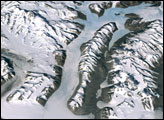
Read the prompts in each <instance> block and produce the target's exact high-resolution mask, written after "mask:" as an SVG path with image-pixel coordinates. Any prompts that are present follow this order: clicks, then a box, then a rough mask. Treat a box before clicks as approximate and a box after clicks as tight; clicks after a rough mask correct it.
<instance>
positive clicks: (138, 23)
mask: <svg viewBox="0 0 164 120" xmlns="http://www.w3.org/2000/svg"><path fill="white" fill-rule="evenodd" d="M125 16H126V17H128V18H129V19H127V20H126V22H125V24H124V26H125V28H126V29H128V30H130V31H133V32H140V31H143V30H145V29H146V26H147V25H148V24H150V23H149V22H145V21H144V20H143V18H140V17H139V16H138V15H136V14H134V13H131V14H125Z"/></svg>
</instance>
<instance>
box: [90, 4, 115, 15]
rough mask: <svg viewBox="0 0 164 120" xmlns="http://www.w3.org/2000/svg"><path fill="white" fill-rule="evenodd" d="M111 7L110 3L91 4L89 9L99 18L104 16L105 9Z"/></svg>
mask: <svg viewBox="0 0 164 120" xmlns="http://www.w3.org/2000/svg"><path fill="white" fill-rule="evenodd" d="M110 7H112V2H110V1H109V2H102V3H91V4H90V5H89V9H90V11H91V12H92V13H96V14H97V15H98V16H99V17H100V16H102V15H103V14H104V11H105V9H108V8H110Z"/></svg>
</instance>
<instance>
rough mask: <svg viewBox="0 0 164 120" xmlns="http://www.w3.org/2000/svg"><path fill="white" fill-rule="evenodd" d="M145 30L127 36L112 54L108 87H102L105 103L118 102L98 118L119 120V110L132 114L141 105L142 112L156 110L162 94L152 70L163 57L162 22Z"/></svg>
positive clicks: (115, 46) (115, 45) (108, 61)
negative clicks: (159, 91) (116, 119)
mask: <svg viewBox="0 0 164 120" xmlns="http://www.w3.org/2000/svg"><path fill="white" fill-rule="evenodd" d="M146 28H147V29H146V30H144V31H142V32H138V33H135V32H132V33H129V34H127V35H125V36H124V37H122V38H121V39H119V40H118V41H117V42H116V43H115V44H114V46H113V47H112V48H111V50H110V51H109V53H108V57H107V68H108V70H109V71H108V76H107V78H108V79H107V82H108V84H109V85H108V86H109V87H107V88H103V89H104V91H103V92H106V93H103V94H106V96H105V97H102V101H104V102H106V103H110V102H111V101H112V100H114V101H115V100H116V99H119V102H116V103H115V105H112V106H113V107H111V108H103V109H101V110H100V112H99V114H100V115H97V116H98V117H99V118H118V117H119V116H120V115H121V113H119V112H118V111H123V110H125V108H126V109H128V113H129V114H131V113H132V112H133V111H136V110H137V107H136V105H140V104H141V105H142V106H143V110H141V109H140V110H141V111H144V110H145V111H151V110H154V107H155V105H154V100H155V99H158V98H159V94H158V92H157V88H158V87H157V84H156V81H155V75H154V74H155V71H154V70H153V68H155V66H154V64H157V63H159V61H161V60H160V59H161V58H162V57H163V47H162V46H163V32H162V31H163V21H161V20H155V21H152V22H151V23H150V24H149V25H148V26H147V27H146ZM134 46H135V47H134ZM125 68H126V69H125ZM134 96H135V97H134ZM137 100H139V102H137ZM113 108H115V109H113ZM116 111H117V112H116ZM137 111H139V110H137ZM125 112H126V111H125ZM127 115H128V114H127Z"/></svg>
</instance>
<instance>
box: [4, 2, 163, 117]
mask: <svg viewBox="0 0 164 120" xmlns="http://www.w3.org/2000/svg"><path fill="white" fill-rule="evenodd" d="M154 20H159V21H160V22H159V21H156V22H155V23H154V24H153V23H152V24H151V25H150V26H148V28H150V29H148V28H147V30H145V29H146V26H147V25H148V24H149V23H151V22H152V21H154ZM110 22H112V23H115V25H116V26H117V29H118V30H117V31H115V30H113V31H115V32H112V30H111V31H110V32H112V33H113V35H111V36H108V35H106V34H104V33H107V32H109V31H108V30H105V29H104V32H101V31H100V33H99V37H102V36H103V35H104V36H105V39H111V40H109V41H108V42H106V43H105V44H107V45H106V47H108V49H109V52H107V51H108V50H105V51H103V55H104V58H103V59H105V60H107V64H106V63H105V62H104V63H103V62H102V61H101V62H100V64H101V63H103V64H104V65H97V63H96V64H95V63H94V62H95V61H94V60H91V58H90V56H86V55H93V56H94V55H95V52H94V51H92V52H90V51H87V50H86V49H85V50H84V52H85V51H87V52H85V54H82V53H81V52H82V51H83V50H82V49H84V48H85V47H86V48H87V47H88V45H91V47H92V48H93V49H95V50H96V47H102V46H101V45H102V44H101V42H97V43H96V40H95V43H94V42H93V43H92V44H88V45H87V44H85V45H86V46H85V47H84V48H83V47H81V46H82V45H83V43H88V41H89V40H92V39H93V37H94V36H95V33H96V31H98V30H100V28H102V26H104V25H106V24H108V23H110ZM151 28H152V29H151ZM110 29H112V28H109V30H110ZM154 29H156V30H157V31H158V32H157V33H156V32H155V31H154ZM131 32H132V33H133V32H136V34H137V35H139V36H137V37H131V36H127V37H128V39H127V40H129V39H130V41H129V42H127V41H125V42H123V43H122V41H121V39H124V37H123V36H124V35H126V34H128V33H130V34H131ZM138 32H139V33H138ZM140 32H143V33H140ZM137 39H139V40H141V42H139V43H137V46H135V45H136V44H132V43H133V42H132V41H133V40H136V41H137ZM147 39H148V40H149V41H147ZM97 40H98V38H97ZM117 40H119V42H116V41H117ZM144 40H145V41H144ZM115 42H116V45H119V44H120V45H124V44H125V48H126V50H127V49H133V50H134V52H129V51H128V50H127V51H124V52H126V53H123V50H122V49H121V48H120V47H118V46H116V45H115V44H114V43H115ZM126 42H127V43H128V44H130V45H131V46H128V45H127V46H126ZM142 42H144V43H145V45H143V46H142ZM149 42H151V45H149V44H148V43H149ZM100 44H101V45H100ZM113 44H114V47H116V48H117V47H118V48H117V49H116V50H114V49H115V48H113ZM97 45H98V46H97ZM146 45H148V46H146ZM140 47H143V49H142V50H144V51H139V49H140ZM80 49H81V51H80ZM110 50H111V51H110ZM117 50H118V51H117ZM137 50H138V51H139V52H138V53H137V52H135V51H137ZM113 51H114V52H113ZM98 52H100V53H101V52H102V51H101V50H100V51H99V50H98ZM110 52H111V53H110ZM116 53H117V54H116ZM133 53H136V54H139V53H140V54H142V56H143V57H144V58H145V61H146V63H147V64H143V63H142V61H141V63H139V61H136V62H135V66H137V67H136V68H127V66H129V64H126V63H132V64H133V62H134V61H131V60H133V59H132V58H130V59H126V60H125V61H122V62H120V64H119V65H120V66H121V67H120V66H119V65H117V64H113V66H115V68H114V70H113V71H115V75H116V76H117V75H119V77H122V79H119V77H118V76H117V77H114V78H113V79H112V80H111V81H114V82H115V85H114V86H115V87H116V88H117V86H119V85H117V84H118V83H117V81H122V82H125V81H126V80H125V78H128V77H127V73H130V72H129V71H131V72H134V74H133V75H134V76H132V77H134V78H136V79H137V80H139V81H138V82H140V84H139V85H138V84H136V83H133V82H132V83H131V82H127V84H126V85H127V87H130V88H129V90H130V92H131V93H132V94H133V95H132V96H133V101H134V102H130V100H131V99H132V97H129V99H126V100H125V99H124V98H125V96H124V97H121V96H123V93H122V92H120V91H121V90H120V89H115V90H116V91H117V90H118V91H117V92H116V91H115V92H114V96H112V97H109V95H108V94H106V92H111V90H113V89H112V88H110V87H109V88H107V86H109V83H110V79H109V78H111V76H110V75H111V74H108V70H110V69H111V68H110V67H111V66H110V65H109V66H108V63H109V61H111V60H116V59H121V58H122V57H125V55H124V54H126V56H128V55H129V56H133V55H131V54H133ZM111 54H112V57H109V58H108V56H110V55H111ZM96 55H98V56H97V57H96V58H98V57H99V53H96ZM84 56H85V61H87V60H91V61H92V62H93V63H92V62H91V61H89V62H91V63H90V64H89V65H90V68H92V67H93V66H94V65H95V67H94V69H95V68H96V67H97V69H101V68H102V66H106V67H107V68H105V71H107V72H104V73H103V72H100V71H101V70H100V71H96V69H95V73H94V74H95V75H91V76H89V78H88V81H89V80H90V79H91V78H90V77H92V81H93V79H95V78H96V77H97V76H98V78H97V79H99V76H100V79H101V80H100V81H99V82H95V83H96V86H95V88H92V87H93V85H91V86H89V87H90V88H89V89H88V88H87V90H88V91H89V92H88V91H87V92H85V91H83V90H81V89H80V90H79V91H80V92H77V93H81V92H83V93H82V96H85V97H86V100H85V101H84V103H85V102H86V103H87V104H85V105H84V109H82V111H80V113H77V114H80V115H76V114H74V113H76V112H74V111H72V112H71V111H70V109H69V107H68V103H69V102H68V101H70V99H72V96H73V95H77V94H76V91H77V89H78V85H82V84H81V82H80V81H81V78H80V77H81V76H79V71H80V70H83V71H85V72H86V73H87V71H86V70H88V69H86V68H85V65H83V66H81V68H79V64H80V63H81V61H83V58H84ZM100 56H102V55H100ZM134 56H135V55H134ZM136 56H137V55H136ZM92 58H93V57H92ZM162 58H163V2H162V1H158V2H152V1H149V2H137V1H134V2H133V1H130V2H128V1H126V2H119V1H114V2H113V1H111V2H109V1H83V2H82V1H63V2H62V1H61V2H57V1H56V2H53V1H46V2H45V1H6V2H5V1H2V2H1V117H2V118H34V119H36V118H42V119H43V118H44V119H48V118H55V119H57V118H66V119H71V118H72V119H76V118H79V119H80V118H84V119H88V118H91V119H92V118H95V117H96V118H163V102H162V106H161V104H159V105H156V104H157V103H156V101H155V103H152V101H153V99H154V98H152V97H157V98H163V92H162V93H161V92H159V91H162V90H157V91H154V89H149V91H150V90H152V92H148V93H150V94H142V92H140V93H141V94H139V95H138V94H137V92H139V91H142V90H143V88H147V86H149V85H153V86H152V87H153V88H155V89H158V88H160V89H163V87H162V88H161V87H159V84H158V83H161V81H163V77H162V78H161V77H160V75H158V76H157V78H153V77H154V76H156V74H158V72H159V70H153V69H150V68H149V67H147V65H150V66H152V67H154V69H158V68H159V69H160V71H163V68H162V69H161V68H160V67H156V65H154V66H153V64H154V63H158V62H159V63H160V65H162V64H163V62H161V59H162ZM109 59H110V60H109ZM128 60H130V61H131V62H128ZM134 60H139V59H138V56H137V57H134ZM162 60H163V59H162ZM85 63H87V62H84V64H85ZM116 63H119V62H116ZM92 65H93V66H92ZM160 65H159V66H160ZM157 66H158V65H157ZM87 68H89V67H87ZM137 68H138V69H137ZM94 69H92V70H94ZM118 70H120V71H123V72H121V73H119V74H118V72H117V71H118ZM150 70H152V71H157V72H152V71H150ZM85 72H84V73H85ZM139 72H141V73H142V74H144V75H146V76H147V77H150V78H151V79H152V81H155V80H156V79H158V78H159V79H158V80H157V82H156V83H155V84H153V83H154V82H153V83H151V82H150V84H149V85H148V83H144V82H143V81H142V80H145V79H143V78H142V75H141V74H139ZM149 73H152V74H149ZM107 74H108V75H107ZM137 74H139V75H137ZM154 74H155V75H154ZM83 76H85V75H83ZM102 76H103V77H102ZM161 76H162V75H161ZM139 77H140V78H139ZM102 78H103V79H102ZM95 80H96V79H95ZM95 83H94V84H95ZM133 85H134V86H133ZM135 85H137V86H135ZM135 87H136V89H137V90H136V89H135ZM84 88H85V87H84ZM105 88H106V89H105ZM133 88H134V89H135V90H136V91H135V90H134V89H133ZM94 90H96V91H94ZM124 92H125V93H126V92H127V90H125V91H124ZM155 92H157V93H155ZM92 93H93V94H95V95H96V96H94V95H93V96H94V97H91V100H89V99H90V98H88V97H87V96H90V94H92ZM103 95H105V99H103ZM117 95H118V96H119V97H117V98H115V96H117ZM91 96H92V95H91ZM138 96H140V97H141V98H143V99H139V97H138ZM143 96H144V97H143ZM107 97H108V98H107ZM92 98H94V99H93V100H92ZM110 98H112V99H113V100H112V101H111V102H109V99H110ZM144 98H148V99H147V100H148V101H145V100H146V99H144ZM76 100H77V99H76ZM78 100H82V99H81V98H80V97H79V99H78ZM92 101H93V103H91V102H92ZM107 101H108V102H107ZM141 101H142V102H141ZM76 102H77V101H76ZM144 102H145V103H144ZM77 103H78V104H77V106H78V105H80V106H83V105H82V104H80V103H83V100H82V101H78V102H77ZM121 103H124V104H121ZM130 103H133V104H130ZM159 103H161V102H159ZM90 104H93V106H94V107H88V108H87V106H89V105H90ZM129 104H130V105H131V106H134V108H135V109H131V106H130V105H129ZM154 104H155V105H154ZM144 105H145V106H144ZM129 106H130V107H129ZM83 110H84V111H83ZM86 110H87V111H86ZM136 110H137V111H136ZM78 112H79V111H78ZM118 113H119V114H118ZM131 113H133V114H131Z"/></svg>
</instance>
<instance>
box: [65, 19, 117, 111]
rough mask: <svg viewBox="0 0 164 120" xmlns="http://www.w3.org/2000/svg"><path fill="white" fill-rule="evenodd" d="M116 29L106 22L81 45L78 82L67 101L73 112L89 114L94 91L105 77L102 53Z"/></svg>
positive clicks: (93, 106) (94, 101)
mask: <svg viewBox="0 0 164 120" xmlns="http://www.w3.org/2000/svg"><path fill="white" fill-rule="evenodd" d="M116 30H117V26H116V24H115V23H112V22H111V23H107V24H105V25H103V26H102V27H101V28H100V29H99V30H97V31H96V33H95V35H94V37H93V38H92V39H91V40H89V41H88V42H86V43H84V44H82V45H81V60H80V63H79V80H80V83H79V85H78V87H77V88H76V91H75V93H74V94H73V96H72V97H71V98H70V100H69V101H68V108H69V109H70V110H71V111H72V112H73V113H75V114H89V113H90V112H93V110H94V108H95V106H96V104H95V103H96V91H97V90H98V89H99V84H100V83H101V82H102V80H103V79H105V77H104V76H105V73H106V71H105V70H106V69H105V67H104V66H103V62H102V61H103V59H104V58H103V55H104V53H105V51H106V50H107V48H108V44H109V42H110V40H111V38H112V34H113V32H115V31H116Z"/></svg>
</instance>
